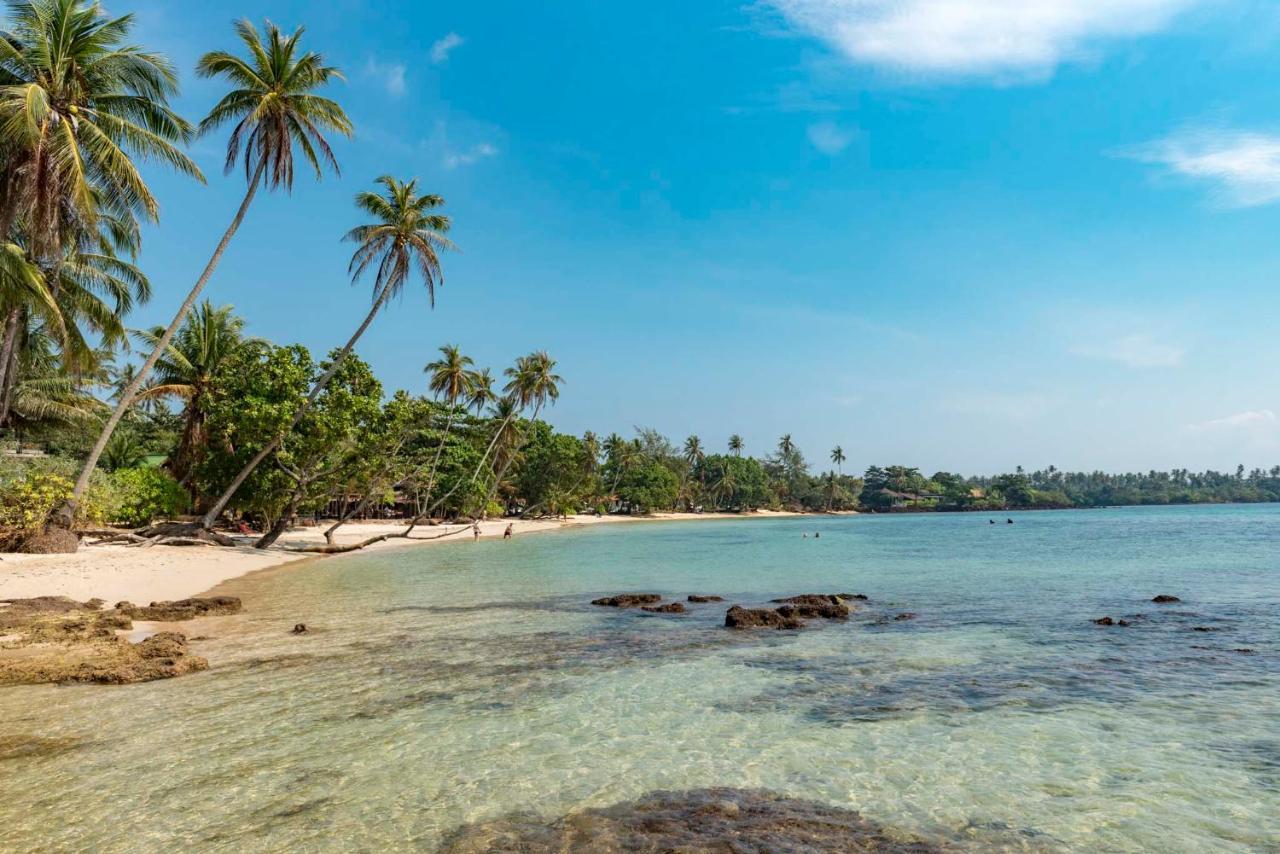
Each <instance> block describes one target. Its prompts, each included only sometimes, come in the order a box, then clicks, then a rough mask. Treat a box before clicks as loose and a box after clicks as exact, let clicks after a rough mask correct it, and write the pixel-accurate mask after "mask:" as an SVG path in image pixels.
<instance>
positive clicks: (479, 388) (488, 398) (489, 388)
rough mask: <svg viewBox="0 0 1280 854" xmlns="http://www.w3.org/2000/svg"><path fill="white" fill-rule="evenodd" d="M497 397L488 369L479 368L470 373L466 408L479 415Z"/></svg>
mask: <svg viewBox="0 0 1280 854" xmlns="http://www.w3.org/2000/svg"><path fill="white" fill-rule="evenodd" d="M497 399H498V396H497V395H496V394H495V393H494V391H493V374H491V373H489V369H488V368H481V369H480V370H478V371H475V372H474V373H472V374H471V379H470V382H469V383H468V392H467V408H468V409H470V410H473V411H474V412H475V413H476V415H479V414H480V413H481V412H483V411H484V408H485V407H486V406H488V405H490V404H491V403H493V402H494V401H495V400H497Z"/></svg>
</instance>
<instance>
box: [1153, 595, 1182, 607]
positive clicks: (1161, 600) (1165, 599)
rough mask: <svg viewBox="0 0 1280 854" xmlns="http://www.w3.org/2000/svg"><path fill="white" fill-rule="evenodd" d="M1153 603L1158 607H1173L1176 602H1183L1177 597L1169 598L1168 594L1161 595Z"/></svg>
mask: <svg viewBox="0 0 1280 854" xmlns="http://www.w3.org/2000/svg"><path fill="white" fill-rule="evenodd" d="M1151 601H1152V602H1155V603H1156V604H1157V605H1171V604H1173V603H1174V602H1181V601H1182V600H1181V599H1179V598H1178V597H1177V596H1169V595H1168V594H1165V593H1161V594H1160V595H1159V596H1157V597H1155V598H1154V599H1152V600H1151Z"/></svg>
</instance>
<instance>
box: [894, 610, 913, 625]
mask: <svg viewBox="0 0 1280 854" xmlns="http://www.w3.org/2000/svg"><path fill="white" fill-rule="evenodd" d="M915 618H916V615H915V614H913V613H911V612H910V611H903V612H902V613H901V614H899V615H898V616H896V617H894V618H893V620H894V622H896V623H901V622H904V621H906V620H914V619H915Z"/></svg>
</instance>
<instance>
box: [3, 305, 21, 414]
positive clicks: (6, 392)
mask: <svg viewBox="0 0 1280 854" xmlns="http://www.w3.org/2000/svg"><path fill="white" fill-rule="evenodd" d="M21 320H22V309H21V308H15V309H14V310H13V311H11V312H9V316H8V317H7V318H6V319H5V323H4V331H3V333H2V334H3V335H4V337H3V338H0V341H3V343H2V344H0V427H3V426H4V425H5V424H6V423H7V422H8V420H9V407H10V405H11V404H12V402H13V387H14V386H16V385H17V384H18V324H19V323H20V322H21Z"/></svg>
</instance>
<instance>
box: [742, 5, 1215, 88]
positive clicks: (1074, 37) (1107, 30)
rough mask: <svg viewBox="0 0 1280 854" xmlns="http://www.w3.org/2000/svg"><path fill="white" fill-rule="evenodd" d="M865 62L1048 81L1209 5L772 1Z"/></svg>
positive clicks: (791, 21) (798, 26)
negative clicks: (1098, 47) (1061, 68)
mask: <svg viewBox="0 0 1280 854" xmlns="http://www.w3.org/2000/svg"><path fill="white" fill-rule="evenodd" d="M763 2H764V4H765V5H766V6H768V7H771V8H773V9H775V10H777V12H779V13H780V14H781V15H782V17H783V18H784V19H785V21H786V22H787V24H788V25H789V26H790V27H791V28H792V29H794V30H797V31H800V32H803V33H805V34H807V35H810V36H813V37H815V38H818V39H821V40H822V41H824V42H826V43H827V44H829V45H830V46H831V47H833V48H834V49H835V50H837V51H838V52H839V53H841V54H842V55H843V56H844V57H846V58H847V59H849V60H852V61H854V62H857V63H861V64H866V65H873V66H878V67H884V68H890V69H893V70H897V71H906V72H911V73H916V74H925V75H931V76H957V75H958V76H975V75H995V76H1002V75H1003V76H1015V77H1027V76H1032V77H1035V76H1044V75H1047V74H1050V73H1052V72H1053V70H1054V69H1055V68H1056V67H1057V66H1058V65H1059V64H1061V63H1063V62H1066V61H1069V60H1072V59H1077V58H1080V57H1081V56H1082V55H1086V54H1087V53H1088V51H1089V49H1090V48H1091V47H1092V46H1093V45H1094V44H1095V43H1096V42H1099V41H1102V40H1105V39H1113V38H1123V37H1134V36H1141V35H1146V34H1149V33H1153V32H1157V31H1159V30H1160V29H1162V28H1164V27H1165V26H1167V25H1168V24H1169V22H1170V21H1171V20H1172V19H1173V17H1174V16H1175V15H1177V14H1178V13H1179V12H1181V11H1183V10H1185V9H1187V8H1189V7H1191V6H1193V5H1197V4H1198V3H1201V2H1204V0H763Z"/></svg>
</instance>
